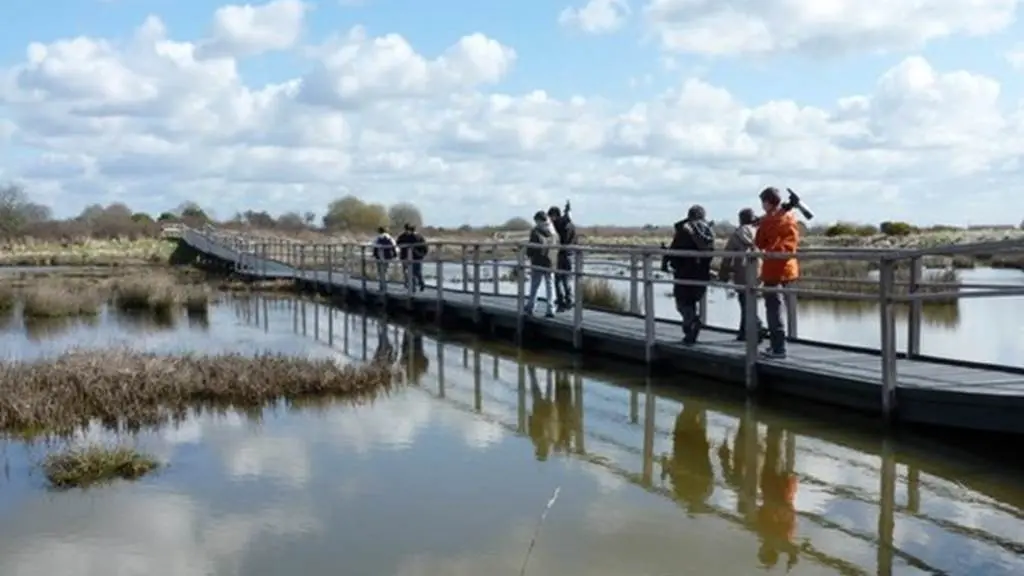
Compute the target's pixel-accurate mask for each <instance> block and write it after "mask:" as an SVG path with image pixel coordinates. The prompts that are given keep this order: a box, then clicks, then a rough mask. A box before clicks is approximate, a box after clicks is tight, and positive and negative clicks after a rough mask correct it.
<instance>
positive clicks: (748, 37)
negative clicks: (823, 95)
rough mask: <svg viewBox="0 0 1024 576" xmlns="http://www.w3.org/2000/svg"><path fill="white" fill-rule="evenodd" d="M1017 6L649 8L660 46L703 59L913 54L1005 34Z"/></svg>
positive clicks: (872, 1) (946, 0) (835, 2)
mask: <svg viewBox="0 0 1024 576" xmlns="http://www.w3.org/2000/svg"><path fill="white" fill-rule="evenodd" d="M1018 4H1019V0H930V1H929V2H921V1H919V0H831V1H827V2H799V1H793V0H713V1H712V0H649V2H648V3H647V5H646V6H645V7H644V13H645V15H646V17H647V19H648V22H649V24H650V25H651V27H652V29H653V31H654V32H655V34H657V36H658V38H659V39H660V41H661V43H662V45H663V46H664V47H665V48H666V49H668V50H672V51H678V52H693V53H698V54H708V55H732V54H742V53H767V52H786V51H812V52H835V51H849V50H852V49H857V50H858V51H862V50H865V49H867V50H878V51H883V50H893V49H903V48H918V47H920V46H922V45H924V43H926V42H927V41H929V40H935V39H941V38H946V37H949V36H954V35H969V36H981V35H986V34H991V33H994V32H998V31H1000V30H1002V29H1004V28H1006V27H1007V26H1009V25H1010V24H1011V23H1012V22H1013V20H1014V17H1015V15H1016V9H1017V5H1018Z"/></svg>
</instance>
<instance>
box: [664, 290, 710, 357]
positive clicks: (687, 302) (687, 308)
mask: <svg viewBox="0 0 1024 576" xmlns="http://www.w3.org/2000/svg"><path fill="white" fill-rule="evenodd" d="M676 279H677V280H682V279H683V278H680V277H678V276H677V277H676ZM690 279H691V280H692V278H690ZM706 291H707V289H706V288H705V287H703V286H683V285H679V284H677V285H675V286H673V287H672V296H673V298H674V299H675V302H676V310H677V311H678V312H679V316H681V317H682V319H683V339H684V340H685V341H687V342H696V341H697V336H698V335H699V334H700V329H701V325H700V311H699V310H698V308H697V306H698V305H699V304H700V302H701V300H703V299H704V293H705V292H706Z"/></svg>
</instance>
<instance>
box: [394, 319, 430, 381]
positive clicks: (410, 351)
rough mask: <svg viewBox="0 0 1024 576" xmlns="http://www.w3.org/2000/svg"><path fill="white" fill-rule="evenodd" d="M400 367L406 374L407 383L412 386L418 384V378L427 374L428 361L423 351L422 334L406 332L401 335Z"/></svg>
mask: <svg viewBox="0 0 1024 576" xmlns="http://www.w3.org/2000/svg"><path fill="white" fill-rule="evenodd" d="M401 361H402V367H404V368H405V371H406V372H407V373H408V374H407V376H408V377H409V381H410V382H412V383H414V384H419V383H420V377H421V376H423V375H424V374H426V373H427V368H428V367H429V366H430V360H429V359H427V353H426V351H425V350H424V349H423V334H420V333H419V332H413V331H412V330H406V331H405V333H404V334H403V335H402V353H401Z"/></svg>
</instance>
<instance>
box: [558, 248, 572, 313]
mask: <svg viewBox="0 0 1024 576" xmlns="http://www.w3.org/2000/svg"><path fill="white" fill-rule="evenodd" d="M557 264H558V266H557V268H556V270H555V300H556V301H557V302H558V303H559V304H561V305H563V306H568V305H570V304H572V288H570V287H569V279H570V278H571V277H572V261H571V260H570V259H569V253H568V252H559V253H558V262H557Z"/></svg>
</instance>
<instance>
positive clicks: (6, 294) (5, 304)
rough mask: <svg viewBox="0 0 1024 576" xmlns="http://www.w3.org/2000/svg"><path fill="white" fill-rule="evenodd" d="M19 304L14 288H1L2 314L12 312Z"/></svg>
mask: <svg viewBox="0 0 1024 576" xmlns="http://www.w3.org/2000/svg"><path fill="white" fill-rule="evenodd" d="M17 303H18V295H17V294H16V293H15V292H14V288H12V287H10V286H8V285H3V286H0V312H7V311H9V310H12V309H13V308H14V306H15V304H17Z"/></svg>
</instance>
